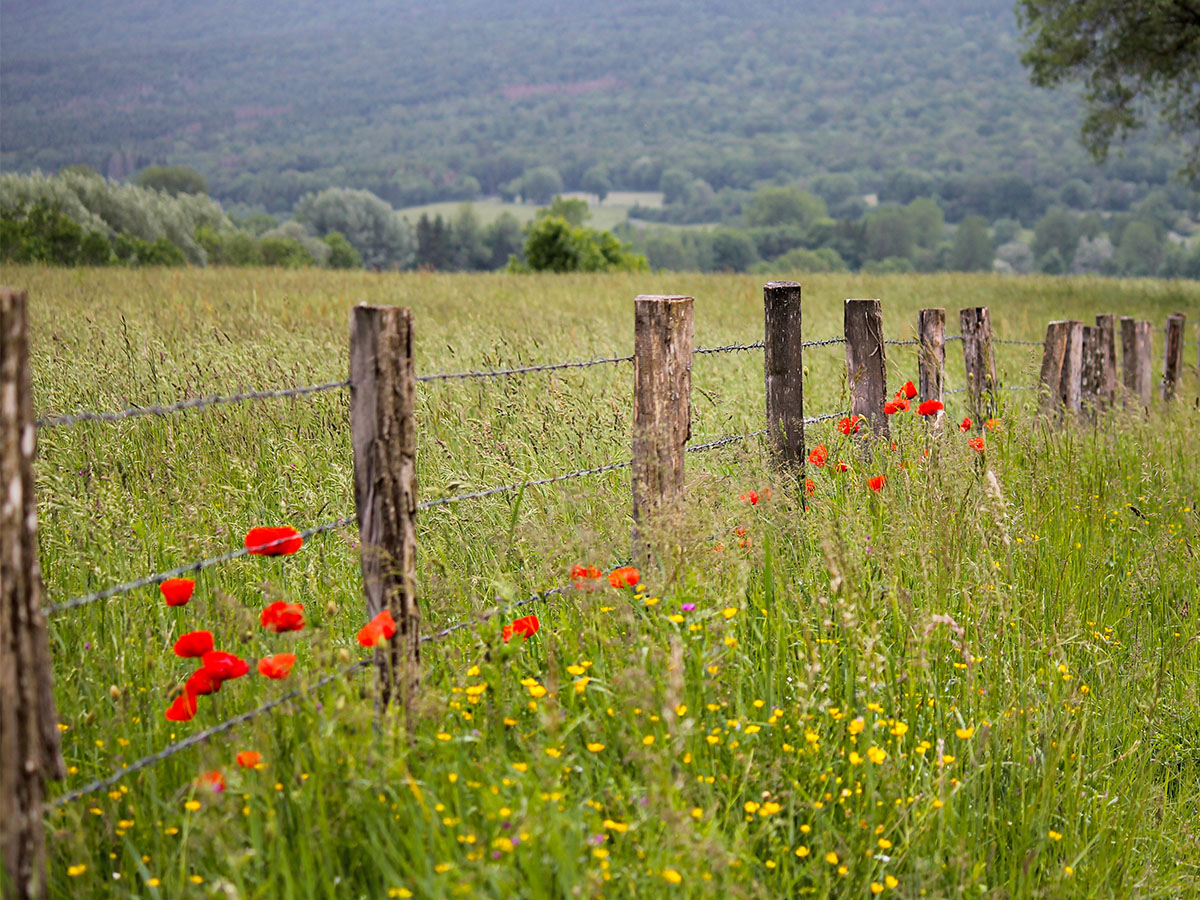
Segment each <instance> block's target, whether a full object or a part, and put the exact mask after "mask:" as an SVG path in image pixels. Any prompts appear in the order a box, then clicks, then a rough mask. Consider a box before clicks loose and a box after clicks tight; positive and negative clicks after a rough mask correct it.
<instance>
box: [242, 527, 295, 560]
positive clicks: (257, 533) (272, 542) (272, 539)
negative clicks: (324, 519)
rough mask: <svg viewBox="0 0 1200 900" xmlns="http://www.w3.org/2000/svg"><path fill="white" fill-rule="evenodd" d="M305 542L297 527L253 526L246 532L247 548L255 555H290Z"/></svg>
mask: <svg viewBox="0 0 1200 900" xmlns="http://www.w3.org/2000/svg"><path fill="white" fill-rule="evenodd" d="M303 544H304V538H302V537H300V533H299V532H298V531H296V529H295V528H290V527H288V526H283V527H279V528H251V529H250V530H249V531H247V532H246V550H247V551H249V552H250V553H251V554H253V555H254V556H288V555H290V554H292V553H295V552H296V551H297V550H299V549H300V548H301V546H303Z"/></svg>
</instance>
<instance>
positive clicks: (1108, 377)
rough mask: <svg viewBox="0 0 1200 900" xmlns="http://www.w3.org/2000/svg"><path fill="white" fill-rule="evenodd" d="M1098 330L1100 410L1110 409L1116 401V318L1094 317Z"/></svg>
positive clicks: (1112, 316) (1104, 315) (1110, 316)
mask: <svg viewBox="0 0 1200 900" xmlns="http://www.w3.org/2000/svg"><path fill="white" fill-rule="evenodd" d="M1096 327H1097V328H1098V329H1099V335H1098V338H1099V349H1100V380H1099V385H1098V387H1097V396H1098V398H1099V401H1100V408H1101V409H1110V408H1111V407H1112V405H1113V403H1114V402H1115V401H1116V399H1117V317H1116V315H1115V314H1113V313H1102V314H1100V315H1098V316H1096Z"/></svg>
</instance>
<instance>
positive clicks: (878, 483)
mask: <svg viewBox="0 0 1200 900" xmlns="http://www.w3.org/2000/svg"><path fill="white" fill-rule="evenodd" d="M885 484H887V476H886V475H876V476H875V477H874V478H869V479H867V487H869V488H870V489H871V490H873V491H875V492H876V493H878V492H879V491H882V490H883V486H884V485H885Z"/></svg>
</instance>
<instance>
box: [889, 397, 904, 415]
mask: <svg viewBox="0 0 1200 900" xmlns="http://www.w3.org/2000/svg"><path fill="white" fill-rule="evenodd" d="M907 409H908V401H907V400H905V399H904V398H903V397H897V398H896V399H895V400H889V401H888V402H887V403H885V404H883V411H884V412H885V413H886V414H887V415H889V416H890V415H894V414H895V413H898V412H904V411H906V410H907Z"/></svg>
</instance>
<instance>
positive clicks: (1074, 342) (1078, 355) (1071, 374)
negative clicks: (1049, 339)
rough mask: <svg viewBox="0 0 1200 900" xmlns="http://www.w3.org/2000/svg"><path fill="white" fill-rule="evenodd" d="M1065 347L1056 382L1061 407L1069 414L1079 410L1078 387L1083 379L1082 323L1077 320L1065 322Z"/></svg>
mask: <svg viewBox="0 0 1200 900" xmlns="http://www.w3.org/2000/svg"><path fill="white" fill-rule="evenodd" d="M1066 324H1067V347H1066V350H1064V351H1063V364H1062V377H1061V378H1060V379H1059V382H1058V396H1059V399H1060V400H1061V401H1062V405H1063V406H1064V407H1065V408H1066V409H1068V410H1070V411H1071V412H1079V410H1080V408H1081V407H1080V393H1079V392H1080V387H1081V384H1080V382H1081V379H1082V378H1083V323H1082V322H1080V321H1079V320H1078V319H1070V320H1068V321H1067V323H1066Z"/></svg>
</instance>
